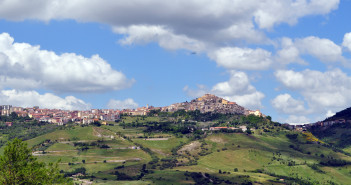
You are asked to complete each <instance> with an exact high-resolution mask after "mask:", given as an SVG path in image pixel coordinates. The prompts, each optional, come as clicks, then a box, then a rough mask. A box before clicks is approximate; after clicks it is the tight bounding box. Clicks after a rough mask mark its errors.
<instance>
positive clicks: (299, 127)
mask: <svg viewBox="0 0 351 185" xmlns="http://www.w3.org/2000/svg"><path fill="white" fill-rule="evenodd" d="M343 123H351V120H345V119H336V120H329V121H318V122H316V123H308V124H303V125H292V124H287V123H286V124H283V126H285V127H286V128H288V129H290V130H296V131H307V130H308V129H310V128H311V127H322V128H328V127H330V126H332V125H334V124H343Z"/></svg>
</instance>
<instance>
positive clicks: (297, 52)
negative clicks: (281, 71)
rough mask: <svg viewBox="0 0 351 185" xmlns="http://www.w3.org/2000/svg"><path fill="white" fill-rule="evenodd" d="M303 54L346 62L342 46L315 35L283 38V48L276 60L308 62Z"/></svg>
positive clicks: (319, 58) (325, 60)
mask: <svg viewBox="0 0 351 185" xmlns="http://www.w3.org/2000/svg"><path fill="white" fill-rule="evenodd" d="M302 55H310V56H313V57H315V58H317V59H318V60H320V61H323V62H344V61H345V59H344V57H343V56H342V48H341V46H339V45H337V44H335V43H334V42H333V41H331V40H329V39H324V38H318V37H314V36H310V37H305V38H299V39H295V40H294V41H293V40H292V39H290V38H282V40H281V49H280V50H278V51H277V55H276V60H277V61H278V62H280V63H281V64H289V63H293V62H295V63H300V64H306V62H305V61H304V60H303V59H302V58H301V56H302Z"/></svg>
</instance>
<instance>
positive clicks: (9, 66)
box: [0, 33, 134, 92]
mask: <svg viewBox="0 0 351 185" xmlns="http://www.w3.org/2000/svg"><path fill="white" fill-rule="evenodd" d="M0 68H1V71H0V87H2V88H17V89H35V88H44V89H49V90H53V91H55V92H101V91H109V90H120V89H124V88H128V87H130V86H131V85H132V84H133V82H134V80H129V79H127V78H126V77H125V75H124V74H123V73H122V72H119V71H116V70H114V69H112V68H111V66H110V64H108V63H107V62H106V61H105V60H103V59H102V58H100V57H99V56H98V55H94V56H92V57H91V58H85V57H83V56H81V55H77V54H74V53H63V54H61V55H57V54H56V53H54V52H52V51H47V50H41V49H40V47H39V46H32V45H30V44H27V43H15V42H14V39H13V38H12V37H11V36H10V35H9V34H7V33H2V34H0Z"/></svg>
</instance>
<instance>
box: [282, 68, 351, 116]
mask: <svg viewBox="0 0 351 185" xmlns="http://www.w3.org/2000/svg"><path fill="white" fill-rule="evenodd" d="M275 76H276V78H277V79H278V80H279V81H280V82H281V83H282V84H283V85H284V86H285V87H286V88H287V89H289V90H293V91H296V92H298V93H300V94H301V95H302V96H303V97H304V99H305V100H306V102H307V104H308V107H309V110H308V111H309V112H310V113H320V114H326V113H327V111H333V112H335V111H340V110H342V109H344V108H346V107H348V106H349V105H350V104H351V97H350V93H351V77H350V76H348V75H347V74H346V73H344V72H342V71H341V70H340V69H334V70H329V71H326V72H324V73H323V72H320V71H313V70H308V69H307V70H304V71H301V72H295V71H292V70H279V71H277V72H276V73H275Z"/></svg>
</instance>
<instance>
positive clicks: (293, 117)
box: [285, 115, 310, 125]
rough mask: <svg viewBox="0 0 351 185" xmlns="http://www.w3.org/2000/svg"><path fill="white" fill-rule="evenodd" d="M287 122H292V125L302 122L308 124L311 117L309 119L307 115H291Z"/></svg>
mask: <svg viewBox="0 0 351 185" xmlns="http://www.w3.org/2000/svg"><path fill="white" fill-rule="evenodd" d="M285 122H286V123H289V124H292V125H301V124H307V123H310V119H308V118H307V117H306V116H296V115H290V116H289V117H288V118H287V119H286V120H285Z"/></svg>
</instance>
